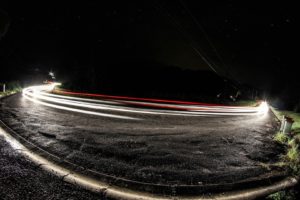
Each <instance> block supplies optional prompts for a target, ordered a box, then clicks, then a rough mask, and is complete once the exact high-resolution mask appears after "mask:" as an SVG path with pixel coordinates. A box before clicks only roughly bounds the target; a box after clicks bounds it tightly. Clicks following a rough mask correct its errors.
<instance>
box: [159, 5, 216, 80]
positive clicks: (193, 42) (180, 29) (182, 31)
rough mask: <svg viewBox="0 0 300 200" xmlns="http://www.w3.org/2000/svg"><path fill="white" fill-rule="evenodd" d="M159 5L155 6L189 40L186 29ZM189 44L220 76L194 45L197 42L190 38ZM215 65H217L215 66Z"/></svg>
mask: <svg viewBox="0 0 300 200" xmlns="http://www.w3.org/2000/svg"><path fill="white" fill-rule="evenodd" d="M158 4H159V5H157V6H155V7H156V9H157V10H159V11H161V12H163V11H164V12H165V13H166V15H167V16H168V18H169V19H171V23H173V25H175V27H176V28H177V30H178V31H179V32H180V33H181V34H182V35H184V36H185V38H186V39H187V38H188V37H189V34H188V33H187V32H186V31H185V30H184V28H183V27H182V26H181V25H180V23H178V22H177V20H176V19H174V18H173V17H172V16H171V15H170V14H169V13H168V12H167V11H166V10H163V8H162V6H161V5H160V3H159V2H158ZM189 40H190V41H189V42H188V43H187V44H188V45H189V46H190V47H191V48H192V49H193V50H194V51H195V52H196V54H198V55H199V56H200V57H201V59H202V60H203V61H204V62H205V63H206V64H207V65H208V66H209V68H210V69H211V70H213V71H214V72H215V73H216V74H217V75H220V74H219V73H218V72H217V70H216V69H215V67H214V66H213V64H212V63H213V62H212V61H209V59H208V58H206V57H205V56H204V54H203V53H202V52H201V51H199V50H198V49H199V47H198V48H197V47H195V45H193V44H196V42H195V41H194V40H193V39H192V38H191V37H190V38H189ZM214 65H215V64H214Z"/></svg>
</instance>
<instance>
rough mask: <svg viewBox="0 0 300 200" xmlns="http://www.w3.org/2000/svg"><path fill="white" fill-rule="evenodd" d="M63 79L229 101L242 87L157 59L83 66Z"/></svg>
mask: <svg viewBox="0 0 300 200" xmlns="http://www.w3.org/2000/svg"><path fill="white" fill-rule="evenodd" d="M66 79H67V81H65V82H64V83H63V87H64V88H66V89H71V90H77V91H86V92H98V93H99V92H101V93H106V94H112V95H129V96H139V97H154V98H168V99H170V98H171V99H182V100H195V101H214V102H216V101H227V100H230V98H229V96H230V95H232V96H236V95H237V93H238V91H239V89H238V86H236V85H235V84H234V83H233V82H231V81H229V80H227V79H225V78H222V77H220V76H218V75H216V74H215V73H214V72H211V71H202V70H201V71H200V70H188V69H182V68H178V67H172V66H164V65H162V64H159V63H155V62H147V63H145V62H125V63H124V62H123V63H116V64H111V65H107V66H106V67H101V68H100V67H99V68H80V69H76V70H74V73H72V76H70V77H69V78H66ZM217 96H218V97H219V98H218V97H217Z"/></svg>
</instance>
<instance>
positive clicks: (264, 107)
mask: <svg viewBox="0 0 300 200" xmlns="http://www.w3.org/2000/svg"><path fill="white" fill-rule="evenodd" d="M268 111H269V106H268V103H267V102H265V101H264V102H262V103H261V104H260V105H259V108H258V113H259V114H266V113H267V112H268Z"/></svg>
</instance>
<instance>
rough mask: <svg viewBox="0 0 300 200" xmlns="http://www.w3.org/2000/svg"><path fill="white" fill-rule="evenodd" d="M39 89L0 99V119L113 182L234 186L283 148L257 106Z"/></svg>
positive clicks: (267, 116) (268, 163) (271, 121)
mask: <svg viewBox="0 0 300 200" xmlns="http://www.w3.org/2000/svg"><path fill="white" fill-rule="evenodd" d="M42 87H44V86H42ZM44 89H45V88H42V89H39V90H38V91H33V90H28V91H27V94H26V93H25V94H23V96H22V94H16V95H14V96H11V97H8V98H6V99H4V100H2V101H1V106H0V109H1V112H0V119H1V120H3V121H4V122H5V123H6V124H8V125H9V126H10V127H11V128H12V129H14V130H15V131H16V132H17V133H18V134H20V135H22V136H23V137H25V138H27V139H28V140H30V141H32V142H34V143H35V144H37V145H38V146H40V147H42V148H44V149H45V150H47V151H49V152H51V153H53V154H55V155H58V156H60V157H62V158H64V159H65V160H68V161H71V162H73V163H76V164H79V165H81V166H84V167H85V168H89V169H92V170H95V171H97V172H101V173H104V174H108V175H113V176H116V177H119V178H125V179H129V180H134V181H141V182H147V183H155V184H179V185H180V184H182V185H205V184H211V183H216V184H222V183H234V182H238V181H245V180H247V179H249V178H253V177H260V176H264V175H265V174H267V173H269V172H270V171H272V170H273V168H272V164H274V163H275V162H277V161H278V159H279V154H280V152H281V150H282V149H281V148H280V147H279V146H277V144H276V143H275V142H274V141H273V140H272V136H273V134H274V132H275V128H276V126H277V125H276V121H275V119H274V116H273V115H272V114H271V113H269V112H267V113H265V114H262V113H261V112H260V110H261V109H260V110H255V111H253V108H240V107H236V108H232V107H229V108H221V110H220V107H209V108H207V106H203V105H183V104H180V105H178V104H174V103H172V104H170V103H157V102H145V101H143V102H141V101H138V100H125V99H123V100H120V99H107V98H104V99H102V100H83V99H74V98H73V99H71V97H70V98H68V97H58V96H53V95H52V96H51V94H47V93H43V92H44ZM48 89H49V88H48ZM36 92H38V95H40V96H37V95H36V94H37V93H36ZM34 95H35V96H34ZM44 97H47V98H44ZM57 100H58V101H57ZM74 102H75V103H76V104H74ZM77 104H84V105H89V106H88V107H86V106H82V105H77ZM95 104H96V105H98V106H99V107H100V108H97V107H93V106H95ZM145 106H147V107H148V108H145ZM64 107H68V109H64ZM83 107H84V108H83ZM203 109H204V110H203ZM241 109H242V110H241ZM78 110H81V111H82V110H84V112H81V111H78ZM265 111H266V110H265ZM95 113H100V114H95ZM224 113H225V114H224ZM232 113H234V114H233V115H232ZM245 113H247V115H244V114H245ZM236 114H238V115H236ZM240 115H242V116H240ZM266 166H268V167H266Z"/></svg>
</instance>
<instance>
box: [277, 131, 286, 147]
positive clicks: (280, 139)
mask: <svg viewBox="0 0 300 200" xmlns="http://www.w3.org/2000/svg"><path fill="white" fill-rule="evenodd" d="M274 140H275V141H276V142H279V143H281V144H286V142H288V140H289V138H288V136H287V135H286V134H284V133H282V132H277V133H276V135H275V137H274Z"/></svg>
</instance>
